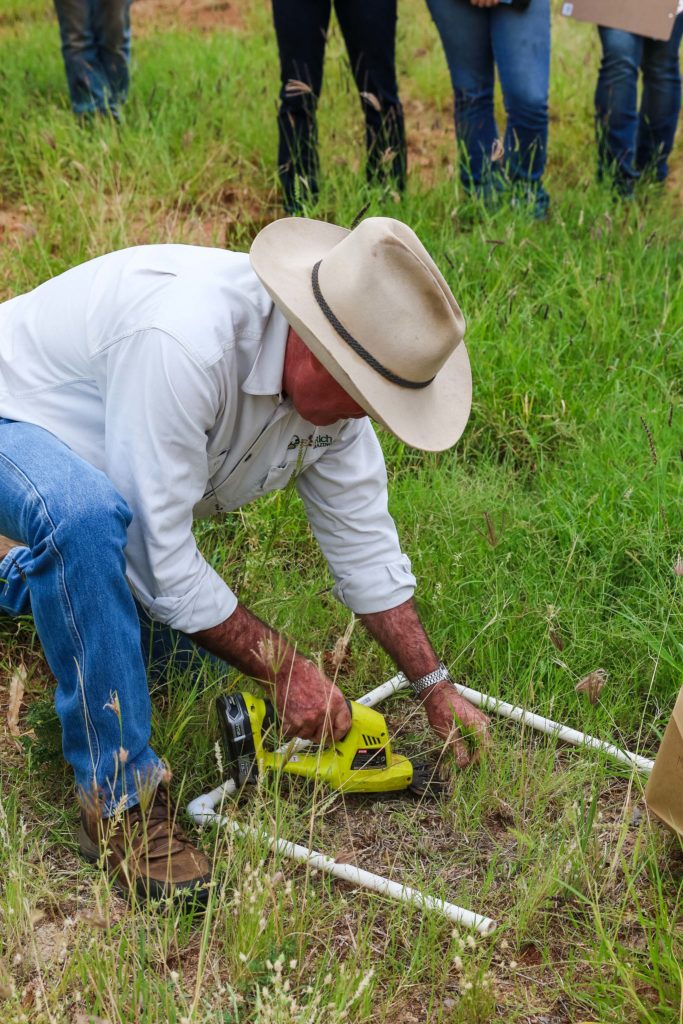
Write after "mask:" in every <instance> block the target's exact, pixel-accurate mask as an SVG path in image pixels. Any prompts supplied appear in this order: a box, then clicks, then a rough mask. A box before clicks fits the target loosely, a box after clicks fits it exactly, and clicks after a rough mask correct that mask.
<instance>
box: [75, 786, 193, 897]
mask: <svg viewBox="0 0 683 1024" xmlns="http://www.w3.org/2000/svg"><path fill="white" fill-rule="evenodd" d="M78 842H79V846H80V849H81V853H82V855H83V856H84V857H85V859H86V860H89V861H91V862H96V861H98V860H99V859H100V857H101V856H102V854H103V853H104V864H105V867H106V869H107V871H108V872H109V874H110V875H111V876H112V877H113V878H114V880H115V882H116V884H117V885H118V886H119V888H121V889H124V890H131V889H135V891H136V892H137V894H138V895H139V896H141V897H143V898H144V899H163V898H164V897H167V896H183V897H185V898H191V899H192V900H193V901H194V902H195V903H200V904H205V903H206V901H207V897H208V892H209V889H208V885H209V882H210V880H211V866H210V864H209V862H208V860H207V859H206V857H205V856H204V854H203V853H200V852H199V850H198V849H196V847H195V846H193V845H192V843H191V842H190V840H189V839H188V838H187V836H186V835H185V834H184V833H183V831H182V829H181V828H180V827H179V826H178V825H177V823H176V820H175V810H174V808H173V804H172V803H171V800H170V798H169V795H168V789H167V788H166V786H164V785H163V784H162V785H159V786H158V787H157V790H156V792H155V794H154V798H153V800H152V802H151V804H150V805H149V806H147V809H146V810H143V809H142V807H141V806H140V805H137V806H136V807H131V808H130V810H128V811H124V813H123V814H122V815H121V816H120V817H119V816H117V817H116V822H115V823H114V822H113V821H112V820H111V819H109V818H103V817H101V815H100V814H98V812H97V808H96V807H95V805H94V802H93V803H92V804H89V805H88V806H84V805H83V804H82V805H81V829H80V833H79V837H78Z"/></svg>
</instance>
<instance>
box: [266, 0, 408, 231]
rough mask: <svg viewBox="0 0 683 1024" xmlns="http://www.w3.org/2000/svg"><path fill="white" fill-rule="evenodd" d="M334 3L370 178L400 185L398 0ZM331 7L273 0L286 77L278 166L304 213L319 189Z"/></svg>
mask: <svg viewBox="0 0 683 1024" xmlns="http://www.w3.org/2000/svg"><path fill="white" fill-rule="evenodd" d="M334 7H335V11H336V13H337V18H338V20H339V25H340V28H341V31H342V35H343V36H344V42H345V43H346V49H347V52H348V55H349V63H350V65H351V71H352V73H353V77H354V79H355V82H356V86H357V88H358V92H359V94H360V96H361V106H362V109H363V115H364V117H365V143H366V148H367V154H368V157H367V164H366V176H367V179H368V181H370V182H372V181H379V182H380V183H381V182H383V181H390V182H392V183H393V185H394V186H395V187H396V188H398V189H402V188H403V187H404V185H405V176H406V142H405V130H404V125H403V109H402V107H401V103H400V100H399V98H398V84H397V81H396V65H395V44H396V0H334ZM331 9H332V0H273V19H274V23H275V34H276V36H277V44H278V50H279V53H280V78H281V88H280V109H279V112H278V131H279V147H278V170H279V174H280V182H281V184H282V190H283V193H284V204H285V209H286V210H287V212H288V213H299V212H301V203H302V200H304V201H305V200H311V199H315V197H316V196H317V194H318V170H319V166H318V139H317V127H316V107H317V104H318V99H319V97H320V91H321V89H322V83H323V58H324V56H325V42H326V38H327V29H328V26H329V22H330V14H331ZM297 82H298V83H300V85H299V86H297V85H293V84H292V83H297ZM301 86H303V88H302V87H301Z"/></svg>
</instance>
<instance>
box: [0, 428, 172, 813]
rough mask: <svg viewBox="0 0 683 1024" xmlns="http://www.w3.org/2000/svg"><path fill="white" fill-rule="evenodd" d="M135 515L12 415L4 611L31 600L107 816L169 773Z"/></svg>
mask: <svg viewBox="0 0 683 1024" xmlns="http://www.w3.org/2000/svg"><path fill="white" fill-rule="evenodd" d="M129 522H130V511H129V509H128V506H127V505H126V503H125V501H124V500H123V499H122V498H121V497H120V495H119V494H117V492H116V491H115V489H114V487H113V486H112V484H111V483H110V481H109V480H108V479H107V477H106V476H105V475H104V474H103V473H100V472H99V471H98V470H96V469H94V468H93V467H92V466H91V465H89V463H87V462H85V461H84V460H83V459H81V458H80V457H79V456H78V455H76V454H75V453H74V452H72V451H71V450H70V449H69V448H68V447H67V446H66V445H64V444H62V442H61V441H59V440H58V439H57V438H56V437H54V435H52V434H50V433H48V432H47V431H45V430H42V429H41V428H40V427H36V426H33V425H32V424H28V423H16V422H11V421H8V420H1V419H0V533H2V534H4V535H5V536H7V537H11V538H13V539H16V540H17V541H19V542H21V544H22V545H24V546H22V547H19V548H14V549H13V550H12V551H10V553H9V554H8V555H7V556H6V557H5V558H4V559H3V560H2V562H1V563H0V610H2V611H5V612H7V613H9V614H10V615H17V614H24V613H26V612H28V610H29V606H30V610H31V611H32V613H33V617H34V621H35V625H36V629H37V632H38V636H39V637H40V641H41V643H42V646H43V650H44V652H45V656H46V658H47V661H48V664H49V666H50V669H51V670H52V673H53V674H54V676H55V679H56V681H57V691H56V697H55V704H56V708H57V713H58V715H59V718H60V721H61V725H62V744H63V749H64V756H65V758H66V759H67V761H68V762H69V763H70V764H71V766H72V768H73V770H74V774H75V777H76V784H77V786H78V788H79V790H80V791H81V793H83V794H84V795H86V796H89V795H91V794H92V793H93V791H96V793H97V794H98V796H99V798H100V799H101V801H102V804H103V807H102V810H103V813H104V815H105V816H106V815H107V814H108V813H110V812H112V811H113V810H114V809H115V808H117V807H118V808H120V807H122V806H133V805H134V804H136V803H137V801H138V795H137V790H138V785H144V786H150V785H154V784H155V783H156V782H158V781H159V779H160V778H161V776H162V775H163V773H164V771H165V769H164V766H163V764H162V762H161V761H160V759H159V758H158V757H157V755H156V754H155V753H154V751H153V750H152V749H151V747H150V746H149V738H150V717H151V716H150V710H151V709H150V700H149V691H148V686H147V678H146V675H145V668H144V664H143V660H142V654H141V649H140V626H139V622H138V614H137V611H136V608H135V602H134V601H133V597H132V595H131V592H130V590H129V588H128V584H127V582H126V578H125V557H124V549H125V546H126V536H127V535H126V531H127V526H128V523H129Z"/></svg>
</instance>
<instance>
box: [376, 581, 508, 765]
mask: <svg viewBox="0 0 683 1024" xmlns="http://www.w3.org/2000/svg"><path fill="white" fill-rule="evenodd" d="M360 618H361V622H362V623H363V625H364V626H365V627H366V629H367V630H368V631H369V632H370V633H371V634H372V636H373V637H374V638H375V640H377V642H378V643H379V644H381V646H382V647H383V648H384V650H385V651H386V652H387V654H389V655H390V657H391V658H392V659H393V660H394V662H395V663H396V665H397V666H398V667H399V668H400V670H401V672H403V673H404V675H406V676H407V677H408V679H419V678H420V677H421V676H425V675H427V673H428V672H433V671H434V669H435V668H437V667H438V665H439V658H438V657H437V655H436V653H435V651H434V648H433V647H432V645H431V643H430V641H429V637H428V636H427V634H426V632H425V630H424V627H423V625H422V623H421V622H420V617H419V615H418V614H417V609H416V607H415V602H414V601H413V599H412V598H411V599H410V600H409V601H405V602H404V603H403V604H400V605H398V606H397V607H396V608H390V609H389V610H388V611H385V612H373V613H372V614H370V615H361V616H360ZM420 701H421V702H422V704H423V705H424V708H425V711H426V712H427V718H428V719H429V724H430V725H431V727H432V729H433V730H434V732H435V733H436V734H437V736H439V737H440V738H441V739H443V740H445V741H446V742H448V743H450V745H451V746H452V748H453V752H454V754H455V758H456V761H457V763H458V766H459V767H461V768H464V767H465V766H466V765H467V764H469V763H470V761H471V760H472V753H471V751H470V750H469V748H468V746H467V744H466V742H465V741H464V739H463V737H462V734H461V732H460V728H459V727H462V728H464V729H466V730H467V731H468V732H474V733H475V734H476V735H477V736H478V738H479V740H480V741H482V742H485V741H486V739H487V735H488V721H489V720H488V718H487V717H486V715H485V714H483V712H481V711H479V710H478V709H477V708H475V707H474V706H473V705H472V704H470V703H469V701H467V700H465V698H464V697H461V696H460V694H459V693H458V691H457V690H456V689H455V687H454V686H453V685H452V684H451V683H449V682H446V681H443V682H440V683H435V685H434V686H430V687H428V688H427V689H426V690H423V691H422V693H421V694H420Z"/></svg>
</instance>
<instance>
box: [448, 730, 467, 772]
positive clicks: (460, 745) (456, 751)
mask: <svg viewBox="0 0 683 1024" xmlns="http://www.w3.org/2000/svg"><path fill="white" fill-rule="evenodd" d="M450 744H451V748H452V750H453V756H454V757H455V763H456V764H457V766H458V768H467V766H468V764H469V763H470V761H471V755H470V752H469V750H468V747H467V744H466V743H465V741H464V739H463V738H462V736H461V735H460V733H459V732H458V730H457V729H454V730H453V731H452V733H451V736H450Z"/></svg>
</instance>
